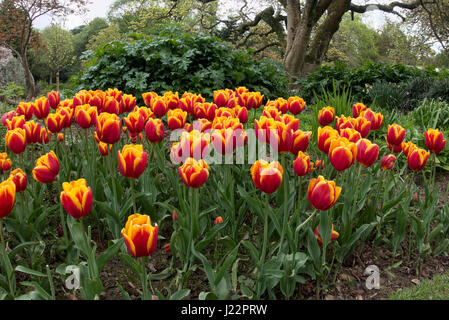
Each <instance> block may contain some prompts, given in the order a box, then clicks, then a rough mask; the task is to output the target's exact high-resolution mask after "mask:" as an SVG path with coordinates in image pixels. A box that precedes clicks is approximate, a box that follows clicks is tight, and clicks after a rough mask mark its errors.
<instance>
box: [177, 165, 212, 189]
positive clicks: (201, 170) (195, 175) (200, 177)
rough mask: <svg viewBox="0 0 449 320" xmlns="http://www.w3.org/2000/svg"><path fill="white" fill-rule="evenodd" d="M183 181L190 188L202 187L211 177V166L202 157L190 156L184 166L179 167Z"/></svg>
mask: <svg viewBox="0 0 449 320" xmlns="http://www.w3.org/2000/svg"><path fill="white" fill-rule="evenodd" d="M178 173H179V176H180V177H181V179H182V182H184V184H185V185H186V186H188V187H189V188H195V189H196V188H199V187H201V186H202V185H203V184H204V183H205V182H206V180H207V178H209V166H208V165H207V163H206V162H205V161H204V160H202V159H200V160H198V161H196V160H195V159H194V158H188V159H187V160H186V161H185V162H184V164H183V165H182V166H180V167H179V168H178Z"/></svg>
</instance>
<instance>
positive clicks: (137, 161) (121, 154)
mask: <svg viewBox="0 0 449 320" xmlns="http://www.w3.org/2000/svg"><path fill="white" fill-rule="evenodd" d="M117 155H118V168H119V170H120V173H121V174H122V176H124V177H126V178H134V179H137V178H139V177H140V175H141V174H142V173H143V172H144V171H145V167H146V165H147V160H148V154H147V153H146V152H145V151H143V147H142V145H141V144H138V145H134V144H127V145H125V146H124V147H123V149H122V150H121V151H120V150H119V151H117Z"/></svg>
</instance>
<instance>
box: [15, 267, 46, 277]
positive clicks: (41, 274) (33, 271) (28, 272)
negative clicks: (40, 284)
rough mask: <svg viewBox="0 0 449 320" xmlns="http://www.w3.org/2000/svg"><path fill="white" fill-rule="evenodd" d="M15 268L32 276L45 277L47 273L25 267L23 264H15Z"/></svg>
mask: <svg viewBox="0 0 449 320" xmlns="http://www.w3.org/2000/svg"><path fill="white" fill-rule="evenodd" d="M15 270H16V271H19V272H23V273H26V274H30V275H33V276H37V277H47V274H45V273H42V272H39V271H36V270H33V269H30V268H27V267H24V266H17V267H16V269H15Z"/></svg>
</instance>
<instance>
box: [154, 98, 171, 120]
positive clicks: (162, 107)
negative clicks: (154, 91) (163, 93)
mask: <svg viewBox="0 0 449 320" xmlns="http://www.w3.org/2000/svg"><path fill="white" fill-rule="evenodd" d="M151 110H152V111H153V113H154V116H155V117H158V118H162V117H163V116H165V114H166V113H167V111H168V107H167V104H166V103H165V100H164V98H162V97H155V98H153V99H152V101H151Z"/></svg>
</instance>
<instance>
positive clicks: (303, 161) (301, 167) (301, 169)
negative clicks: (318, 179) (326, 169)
mask: <svg viewBox="0 0 449 320" xmlns="http://www.w3.org/2000/svg"><path fill="white" fill-rule="evenodd" d="M313 167H314V166H313V162H311V161H310V157H309V156H308V155H307V154H306V153H303V152H302V151H299V152H298V156H297V157H296V159H295V160H294V161H293V170H294V171H295V173H296V175H298V176H299V177H303V176H305V175H306V174H308V173H309V172H310V171H312V170H313Z"/></svg>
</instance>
